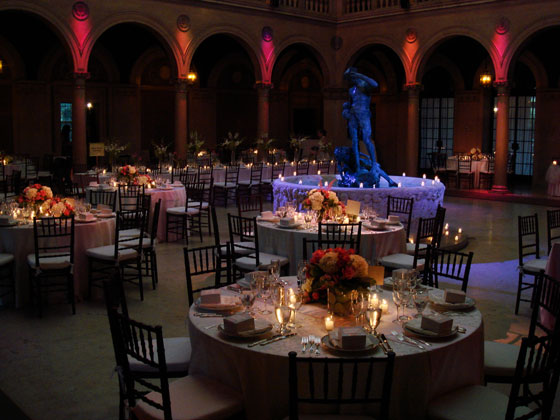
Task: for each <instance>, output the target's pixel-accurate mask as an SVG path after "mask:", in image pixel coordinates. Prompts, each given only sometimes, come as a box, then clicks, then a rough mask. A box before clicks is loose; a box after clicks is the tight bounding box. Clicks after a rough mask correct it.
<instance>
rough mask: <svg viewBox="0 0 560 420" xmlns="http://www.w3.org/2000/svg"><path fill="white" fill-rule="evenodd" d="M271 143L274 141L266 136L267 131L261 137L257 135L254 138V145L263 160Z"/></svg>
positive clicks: (269, 149) (270, 148) (268, 151)
mask: <svg viewBox="0 0 560 420" xmlns="http://www.w3.org/2000/svg"><path fill="white" fill-rule="evenodd" d="M273 143H274V139H270V138H268V133H264V134H263V135H262V136H261V137H259V138H258V139H257V140H256V142H255V146H256V148H257V151H258V153H260V155H261V158H262V160H263V161H265V160H266V158H267V157H268V155H269V154H270V151H271V150H272V144H273Z"/></svg>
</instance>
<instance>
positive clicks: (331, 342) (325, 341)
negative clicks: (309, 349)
mask: <svg viewBox="0 0 560 420" xmlns="http://www.w3.org/2000/svg"><path fill="white" fill-rule="evenodd" d="M321 344H322V345H323V347H325V348H327V349H328V350H331V351H334V352H339V353H364V352H370V351H373V350H375V349H377V347H378V346H379V340H378V339H377V338H375V337H374V336H373V335H370V334H368V335H366V346H365V347H364V348H363V349H343V348H342V347H339V346H338V344H337V340H335V339H333V338H331V337H330V336H329V334H327V335H325V336H323V338H321Z"/></svg>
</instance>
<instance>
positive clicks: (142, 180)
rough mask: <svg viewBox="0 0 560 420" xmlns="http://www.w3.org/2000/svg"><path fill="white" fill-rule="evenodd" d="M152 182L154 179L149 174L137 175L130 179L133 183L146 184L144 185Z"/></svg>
mask: <svg viewBox="0 0 560 420" xmlns="http://www.w3.org/2000/svg"><path fill="white" fill-rule="evenodd" d="M153 182H154V180H153V179H152V178H151V177H150V175H147V174H142V175H138V176H137V177H136V178H134V180H133V181H132V183H133V184H134V185H146V186H148V185H150V184H152V183H153Z"/></svg>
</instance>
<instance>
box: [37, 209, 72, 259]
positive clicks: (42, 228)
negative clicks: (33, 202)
mask: <svg viewBox="0 0 560 420" xmlns="http://www.w3.org/2000/svg"><path fill="white" fill-rule="evenodd" d="M33 237H34V246H35V266H36V267H41V263H42V262H45V263H47V264H48V263H49V260H52V259H53V258H61V257H65V258H68V260H69V264H70V265H69V267H71V264H73V263H74V216H70V217H41V218H36V217H35V218H33ZM65 268H66V267H65Z"/></svg>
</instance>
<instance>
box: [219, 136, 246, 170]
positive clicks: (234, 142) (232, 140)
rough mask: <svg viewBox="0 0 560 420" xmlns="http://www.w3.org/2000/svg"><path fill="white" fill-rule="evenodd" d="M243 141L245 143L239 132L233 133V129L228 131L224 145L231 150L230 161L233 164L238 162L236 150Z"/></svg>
mask: <svg viewBox="0 0 560 420" xmlns="http://www.w3.org/2000/svg"><path fill="white" fill-rule="evenodd" d="M241 143H243V139H242V138H240V137H239V133H235V134H232V133H231V131H228V134H227V137H226V138H225V139H224V142H223V143H222V147H223V148H225V149H226V150H229V151H230V154H231V158H230V163H231V164H232V165H233V164H234V163H235V162H236V160H235V152H236V150H237V148H238V147H239V145H240V144H241Z"/></svg>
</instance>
